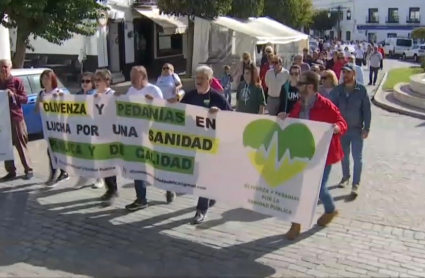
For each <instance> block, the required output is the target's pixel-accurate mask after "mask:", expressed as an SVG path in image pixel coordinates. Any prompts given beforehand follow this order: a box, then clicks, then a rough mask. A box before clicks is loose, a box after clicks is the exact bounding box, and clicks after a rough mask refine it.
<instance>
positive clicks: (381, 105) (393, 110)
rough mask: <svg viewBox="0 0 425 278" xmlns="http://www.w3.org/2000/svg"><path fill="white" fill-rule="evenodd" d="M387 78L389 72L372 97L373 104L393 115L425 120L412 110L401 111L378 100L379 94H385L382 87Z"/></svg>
mask: <svg viewBox="0 0 425 278" xmlns="http://www.w3.org/2000/svg"><path fill="white" fill-rule="evenodd" d="M387 77H388V72H386V73H385V75H384V77H383V78H382V79H381V82H380V83H379V86H378V89H376V91H375V94H374V95H373V96H372V99H371V101H372V103H373V104H374V105H375V106H377V107H379V108H381V109H383V110H386V111H388V112H391V113H396V114H399V115H404V116H410V117H413V118H417V119H421V120H425V115H423V114H421V113H417V112H415V111H411V110H410V111H407V110H401V109H398V108H397V107H394V106H392V105H388V104H386V103H383V102H380V101H377V100H376V98H375V96H376V95H378V94H382V92H383V91H382V87H383V85H384V83H385V81H386V80H387Z"/></svg>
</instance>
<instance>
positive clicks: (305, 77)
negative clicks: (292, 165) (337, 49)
mask: <svg viewBox="0 0 425 278" xmlns="http://www.w3.org/2000/svg"><path fill="white" fill-rule="evenodd" d="M319 83H320V76H319V75H318V74H316V73H314V72H312V71H307V72H304V73H302V74H301V76H300V79H299V81H298V83H297V87H298V93H299V95H300V101H298V102H297V104H295V106H294V108H293V109H292V111H291V112H290V114H289V115H287V114H285V113H280V114H279V115H278V116H279V117H280V118H281V119H285V118H286V117H290V118H298V119H305V120H311V121H318V122H325V123H330V124H333V128H334V135H333V137H332V140H331V143H330V145H329V151H328V156H327V159H326V166H325V169H324V172H323V178H322V183H321V187H320V194H319V199H320V200H321V201H322V203H323V206H324V208H325V213H324V214H323V215H322V216H321V217H320V218H319V219H318V220H317V225H319V226H326V225H328V224H329V223H330V222H331V221H332V220H333V219H334V217H335V216H337V215H338V211H337V210H336V209H335V204H334V200H333V198H332V196H331V194H330V192H329V190H328V188H327V182H328V179H329V174H330V172H331V169H332V165H333V164H335V163H337V162H339V161H341V159H342V158H343V156H344V153H343V151H342V147H341V143H340V136H341V135H343V134H344V133H345V131H346V130H347V123H346V122H345V120H344V118H343V117H342V115H341V113H340V112H339V109H338V108H337V107H336V106H335V105H334V104H333V103H332V102H331V101H330V100H328V99H327V98H325V97H323V96H322V95H320V94H319V93H317V90H318V88H319ZM300 233H301V225H300V224H298V223H292V226H291V229H290V230H289V231H288V232H287V233H286V237H287V238H288V239H290V240H293V239H295V238H296V237H297V236H298V235H299V234H300Z"/></svg>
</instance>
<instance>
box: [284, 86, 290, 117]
mask: <svg viewBox="0 0 425 278" xmlns="http://www.w3.org/2000/svg"><path fill="white" fill-rule="evenodd" d="M284 86H285V91H286V92H285V93H286V97H285V111H284V112H285V113H287V112H286V110H287V109H288V98H289V80H288V81H286V83H285V85H284Z"/></svg>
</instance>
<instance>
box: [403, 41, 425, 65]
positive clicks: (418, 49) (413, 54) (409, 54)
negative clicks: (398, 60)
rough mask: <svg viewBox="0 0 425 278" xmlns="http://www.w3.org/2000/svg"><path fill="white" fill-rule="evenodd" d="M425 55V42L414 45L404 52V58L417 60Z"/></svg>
mask: <svg viewBox="0 0 425 278" xmlns="http://www.w3.org/2000/svg"><path fill="white" fill-rule="evenodd" d="M422 56H425V44H420V45H414V46H413V47H412V48H411V49H409V50H406V51H404V52H403V56H402V59H403V60H407V59H413V60H414V61H415V62H419V57H422Z"/></svg>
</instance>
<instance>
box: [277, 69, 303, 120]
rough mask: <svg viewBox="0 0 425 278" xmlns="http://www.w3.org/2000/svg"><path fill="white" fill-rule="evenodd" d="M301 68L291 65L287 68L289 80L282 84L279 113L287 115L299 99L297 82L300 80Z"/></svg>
mask: <svg viewBox="0 0 425 278" xmlns="http://www.w3.org/2000/svg"><path fill="white" fill-rule="evenodd" d="M300 74H301V67H300V66H298V65H292V66H291V67H290V68H289V80H288V81H286V82H285V84H283V86H282V88H281V89H280V105H279V113H281V112H284V113H287V114H289V113H290V112H291V111H292V108H293V107H294V105H295V103H297V101H298V100H299V99H300V95H299V92H298V87H297V82H298V80H299V78H300Z"/></svg>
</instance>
